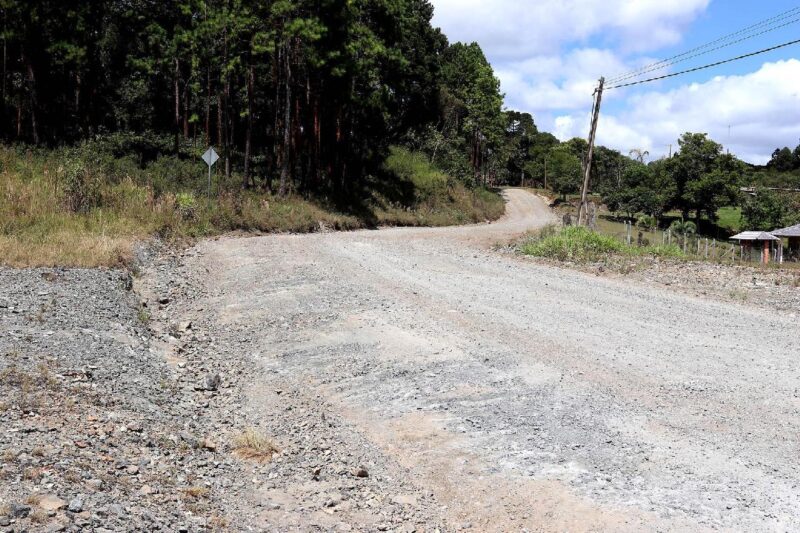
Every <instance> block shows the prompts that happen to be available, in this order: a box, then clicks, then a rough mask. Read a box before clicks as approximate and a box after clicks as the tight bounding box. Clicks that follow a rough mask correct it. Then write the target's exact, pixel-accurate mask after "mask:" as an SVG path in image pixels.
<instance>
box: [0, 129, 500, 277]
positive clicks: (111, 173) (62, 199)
mask: <svg viewBox="0 0 800 533" xmlns="http://www.w3.org/2000/svg"><path fill="white" fill-rule="evenodd" d="M423 161H424V158H420V156H416V155H414V154H411V153H410V152H407V151H404V150H395V151H394V152H393V154H392V157H391V158H390V159H389V161H388V162H387V164H386V172H387V176H389V178H390V179H386V180H384V182H385V183H389V184H391V187H393V188H394V189H395V190H391V189H389V188H387V187H386V186H384V187H383V188H382V189H381V188H378V187H376V188H375V190H374V191H373V193H372V195H373V196H372V198H370V199H368V202H367V204H368V205H367V209H366V211H365V210H360V211H353V212H342V211H339V210H337V209H336V208H335V207H333V206H331V205H329V204H326V203H323V202H319V201H314V200H313V199H305V198H301V197H297V196H290V197H288V198H278V197H275V196H273V195H271V194H269V193H265V192H243V191H241V190H240V189H239V186H238V183H236V182H234V181H232V182H231V183H223V184H220V186H219V187H218V190H222V191H234V192H222V193H215V194H214V196H213V197H212V198H211V199H207V198H206V196H205V194H203V193H201V192H200V191H204V190H205V178H204V174H203V172H202V170H203V169H202V166H200V165H198V164H197V163H196V161H188V160H181V159H178V158H174V157H161V158H157V159H155V160H154V161H152V162H151V163H149V164H146V165H142V164H141V162H137V161H135V160H134V159H133V158H132V157H130V156H120V157H116V156H114V155H113V154H111V153H110V152H109V151H106V149H105V148H103V147H102V146H100V147H99V148H98V147H97V146H96V145H91V146H89V147H88V148H87V147H86V146H84V147H81V148H77V149H60V150H54V151H29V150H23V149H19V148H14V147H2V146H0V264H5V265H10V266H16V267H23V266H53V265H64V266H81V267H96V266H110V265H117V264H123V263H125V262H126V261H127V260H128V259H129V258H130V255H131V250H132V247H133V244H134V243H135V242H136V241H138V240H141V239H146V238H148V237H150V236H152V235H159V236H161V237H163V238H166V239H169V240H182V239H186V238H195V237H203V236H209V235H215V234H219V233H223V232H226V231H231V230H244V231H251V232H265V233H266V232H312V231H318V230H320V229H322V228H326V229H341V230H349V229H356V228H362V227H371V226H375V225H378V224H387V225H448V224H460V223H464V222H475V221H482V220H485V219H493V218H497V217H499V216H500V215H501V214H502V212H503V209H504V206H503V203H502V200H501V199H500V197H499V196H498V195H496V194H493V193H489V192H487V191H482V190H469V189H467V188H466V187H464V186H463V185H462V184H460V183H457V182H455V181H454V180H451V179H450V178H448V177H447V176H445V175H443V174H441V173H439V172H437V171H435V169H433V168H432V167H430V166H429V165H426V164H423ZM201 165H202V164H201ZM235 179H236V180H238V177H237V178H235ZM398 190H400V191H405V192H404V193H402V194H397V191H398Z"/></svg>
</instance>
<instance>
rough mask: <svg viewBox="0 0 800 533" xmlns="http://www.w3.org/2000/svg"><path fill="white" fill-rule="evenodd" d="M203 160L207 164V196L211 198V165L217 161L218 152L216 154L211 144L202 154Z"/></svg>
mask: <svg viewBox="0 0 800 533" xmlns="http://www.w3.org/2000/svg"><path fill="white" fill-rule="evenodd" d="M203 161H205V162H206V165H208V197H209V198H211V167H213V166H214V163H216V162H217V161H219V154H217V152H216V150H214V147H213V146H211V147H209V149H208V150H206V153H204V154H203Z"/></svg>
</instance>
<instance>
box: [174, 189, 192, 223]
mask: <svg viewBox="0 0 800 533" xmlns="http://www.w3.org/2000/svg"><path fill="white" fill-rule="evenodd" d="M175 209H177V210H178V213H180V215H181V218H182V219H183V220H190V219H191V220H193V219H194V218H195V215H196V210H197V201H196V200H195V198H194V195H193V194H192V193H189V192H179V193H178V194H176V195H175Z"/></svg>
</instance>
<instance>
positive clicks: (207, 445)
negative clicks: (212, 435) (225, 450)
mask: <svg viewBox="0 0 800 533" xmlns="http://www.w3.org/2000/svg"><path fill="white" fill-rule="evenodd" d="M200 446H201V447H202V448H204V449H206V450H208V451H210V452H215V451H217V444H216V443H215V442H214V441H213V440H211V439H209V438H208V437H206V438H205V439H203V442H202V443H201V444H200Z"/></svg>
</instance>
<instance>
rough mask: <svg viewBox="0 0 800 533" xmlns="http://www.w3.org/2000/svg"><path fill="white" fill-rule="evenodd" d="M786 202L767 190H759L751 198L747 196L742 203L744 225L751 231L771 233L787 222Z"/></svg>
mask: <svg viewBox="0 0 800 533" xmlns="http://www.w3.org/2000/svg"><path fill="white" fill-rule="evenodd" d="M787 204H788V202H787V201H786V200H785V199H783V198H782V197H781V196H780V195H779V194H777V193H776V192H774V191H770V190H768V189H759V190H757V191H756V193H755V194H754V195H752V196H750V195H747V196H746V197H745V200H744V201H743V203H742V219H743V221H744V225H745V226H746V227H747V228H748V229H751V230H758V231H773V230H775V229H778V228H781V227H783V223H784V222H787V224H786V225H789V224H788V222H789V221H788V220H786V218H787V214H788V207H789V206H788V205H787Z"/></svg>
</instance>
